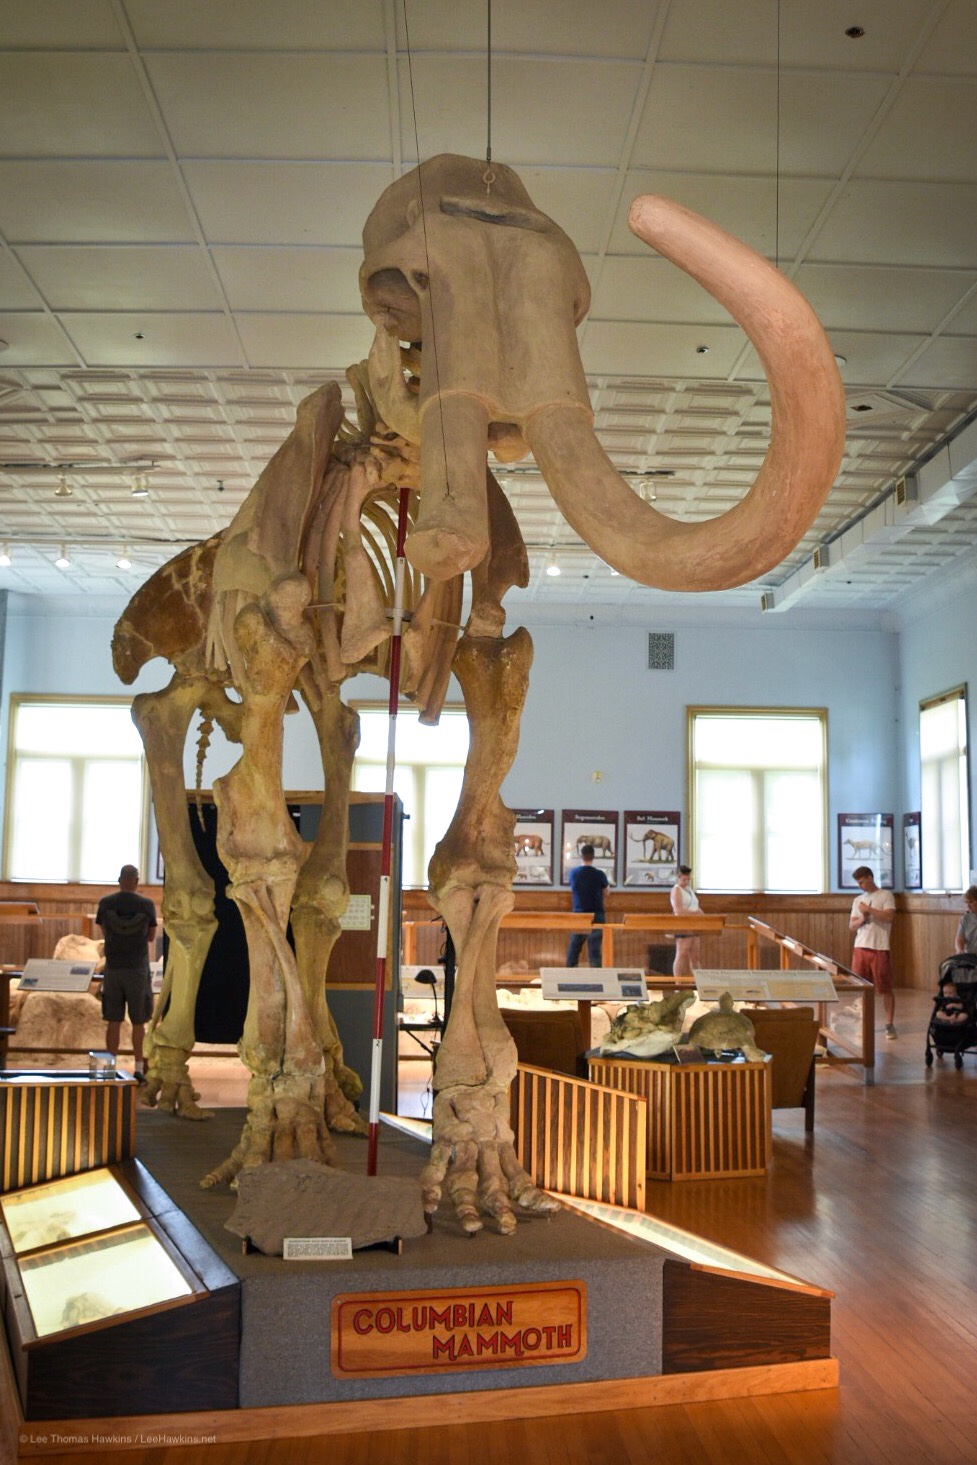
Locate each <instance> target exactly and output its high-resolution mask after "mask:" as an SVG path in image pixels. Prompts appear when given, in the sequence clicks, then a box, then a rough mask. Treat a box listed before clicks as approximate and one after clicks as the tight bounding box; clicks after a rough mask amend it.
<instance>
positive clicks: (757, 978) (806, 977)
mask: <svg viewBox="0 0 977 1465" xmlns="http://www.w3.org/2000/svg"><path fill="white" fill-rule="evenodd" d="M695 990H696V994H697V996H698V998H699V1001H700V1002H718V1001H719V1000H720V998H721V997H722V996H723V994H724V993H725V992H728V993H729V995H730V997H732V999H733V1001H734V1002H837V1001H838V993H837V992H836V991H835V984H834V982H833V981H832V980H831V978H830V977H829V976H828V974H827V972H819V971H798V972H749V971H719V970H712V971H707V970H706V969H705V968H701V969H700V970H699V971H697V972H696V974H695Z"/></svg>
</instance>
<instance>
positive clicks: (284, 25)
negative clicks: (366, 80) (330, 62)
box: [126, 0, 384, 51]
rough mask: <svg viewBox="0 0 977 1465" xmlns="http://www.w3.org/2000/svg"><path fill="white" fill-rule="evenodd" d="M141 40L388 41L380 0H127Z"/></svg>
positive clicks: (191, 44)
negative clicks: (340, 2) (269, 1)
mask: <svg viewBox="0 0 977 1465" xmlns="http://www.w3.org/2000/svg"><path fill="white" fill-rule="evenodd" d="M126 13H127V14H128V16H129V20H130V22H131V24H132V28H133V31H134V32H135V35H136V38H137V40H138V41H139V43H140V45H142V46H145V47H147V48H160V49H166V48H170V49H172V50H175V51H185V50H221V49H224V48H226V49H228V50H245V51H247V50H270V51H303V50H316V51H339V50H350V51H360V50H377V49H382V48H383V45H384V27H383V14H384V7H383V4H382V0H356V4H355V5H344V6H343V7H342V9H341V11H339V10H337V7H336V6H335V5H323V4H322V0H275V3H274V5H264V4H259V5H247V4H242V3H241V0H207V3H206V5H201V4H200V0H166V3H165V4H164V5H161V4H160V3H159V0H126Z"/></svg>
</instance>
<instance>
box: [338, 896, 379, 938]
mask: <svg viewBox="0 0 977 1465" xmlns="http://www.w3.org/2000/svg"><path fill="white" fill-rule="evenodd" d="M339 924H340V926H342V928H343V930H344V931H369V929H370V927H371V926H372V925H373V901H372V900H371V899H370V897H369V896H368V895H351V896H350V898H349V904H348V905H347V907H346V909H345V910H344V911H343V914H342V915H341V916H340V917H339Z"/></svg>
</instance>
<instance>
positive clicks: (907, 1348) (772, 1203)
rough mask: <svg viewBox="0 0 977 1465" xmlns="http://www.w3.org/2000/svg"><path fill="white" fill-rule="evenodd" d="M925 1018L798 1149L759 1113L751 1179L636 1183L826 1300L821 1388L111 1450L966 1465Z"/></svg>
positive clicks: (955, 1228)
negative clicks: (757, 1174) (829, 1343)
mask: <svg viewBox="0 0 977 1465" xmlns="http://www.w3.org/2000/svg"><path fill="white" fill-rule="evenodd" d="M929 1011H930V1000H929V997H928V996H927V995H926V994H922V993H913V992H904V993H900V994H899V1006H898V1011H897V1022H898V1027H899V1033H900V1036H899V1038H898V1039H897V1040H896V1042H894V1043H887V1042H885V1041H881V1042H880V1045H879V1046H880V1050H881V1051H880V1055H879V1062H878V1067H877V1070H876V1074H877V1083H876V1085H875V1087H874V1088H869V1089H866V1088H863V1087H862V1086H861V1085H860V1084H859V1082H858V1081H857V1079H855V1078H853V1077H851V1076H848V1075H847V1074H844V1073H839V1072H821V1073H819V1077H818V1099H817V1104H818V1113H817V1124H816V1130H815V1133H814V1135H813V1136H806V1135H805V1133H804V1128H803V1114H802V1113H801V1111H800V1110H798V1111H797V1112H796V1114H795V1113H793V1112H777V1113H776V1114H775V1116H774V1133H775V1143H774V1162H773V1167H772V1170H771V1172H770V1174H769V1176H768V1177H767V1179H765V1180H764V1179H758V1180H735V1181H715V1180H714V1181H699V1182H693V1183H689V1182H686V1183H683V1184H678V1185H669V1184H666V1183H657V1184H654V1183H653V1184H651V1185H650V1186H649V1190H650V1196H649V1201H648V1209H649V1210H650V1211H652V1212H654V1213H656V1214H659V1215H661V1216H663V1217H665V1218H667V1219H669V1220H672V1221H675V1222H676V1223H678V1224H680V1225H682V1226H685V1227H687V1228H688V1229H690V1230H693V1231H697V1232H699V1233H700V1234H702V1235H704V1236H707V1237H710V1238H712V1239H714V1240H716V1241H719V1242H722V1243H724V1244H726V1245H728V1246H731V1247H734V1248H736V1249H738V1250H741V1251H744V1252H746V1253H748V1254H750V1255H752V1256H753V1257H755V1258H757V1259H759V1260H761V1261H764V1262H768V1263H770V1264H772V1265H774V1266H777V1267H781V1268H783V1269H784V1270H786V1271H789V1272H792V1273H794V1274H795V1275H797V1276H799V1277H801V1278H803V1279H805V1280H807V1281H810V1282H814V1283H817V1284H819V1285H821V1286H825V1287H829V1288H831V1289H832V1290H833V1291H834V1292H835V1293H836V1300H835V1302H834V1305H833V1314H832V1316H833V1352H834V1354H835V1355H836V1356H837V1357H838V1359H839V1361H840V1365H841V1387H840V1388H839V1389H838V1390H830V1391H825V1392H815V1393H804V1394H789V1395H779V1396H774V1397H766V1398H759V1399H749V1400H746V1399H744V1400H733V1401H729V1402H723V1403H714V1404H696V1405H690V1406H683V1407H677V1406H675V1407H671V1406H670V1407H663V1408H658V1409H638V1410H628V1409H626V1408H623V1409H621V1410H620V1411H618V1412H606V1413H600V1414H592V1415H586V1416H583V1415H576V1416H572V1415H568V1416H566V1417H563V1418H558V1419H547V1420H538V1421H522V1420H519V1419H513V1420H512V1421H511V1422H509V1423H506V1424H494V1425H484V1424H479V1425H471V1426H460V1425H454V1426H450V1427H445V1428H443V1429H438V1430H431V1429H429V1430H418V1429H409V1428H408V1429H403V1430H395V1431H387V1432H384V1433H382V1434H379V1433H378V1434H373V1435H361V1436H331V1437H329V1438H328V1439H325V1440H322V1441H317V1440H309V1439H305V1440H299V1441H286V1440H280V1441H275V1442H269V1443H257V1444H252V1445H247V1446H243V1445H214V1446H210V1447H207V1448H203V1441H201V1444H200V1445H189V1446H186V1445H182V1442H181V1444H180V1445H178V1444H176V1443H174V1444H173V1445H171V1446H169V1447H167V1448H164V1449H146V1448H137V1449H134V1450H130V1451H126V1452H125V1453H124V1454H122V1453H121V1452H115V1451H112V1452H111V1453H113V1454H115V1453H120V1458H121V1459H122V1460H124V1461H127V1462H132V1465H150V1462H153V1465H197V1462H199V1461H200V1460H204V1459H205V1460H206V1461H207V1462H208V1465H239V1462H242V1465H243V1462H248V1465H251V1462H254V1465H300V1462H301V1465H305V1462H307V1461H309V1460H320V1459H321V1460H324V1461H328V1462H329V1465H489V1462H492V1465H497V1462H500V1461H504V1462H510V1461H511V1462H514V1465H523V1462H525V1465H562V1462H572V1465H632V1462H633V1465H645V1462H651V1461H656V1462H657V1461H660V1462H662V1465H682V1462H686V1461H688V1462H690V1465H691V1462H695V1465H740V1462H743V1465H822V1462H826V1465H856V1462H858V1465H974V1462H977V1057H974V1056H971V1057H968V1058H967V1059H965V1063H964V1069H963V1071H962V1072H959V1073H958V1072H957V1071H956V1070H955V1069H954V1067H953V1064H952V1062H944V1063H941V1064H937V1065H936V1066H935V1067H934V1068H933V1069H932V1070H927V1069H926V1067H925V1066H924V1062H923V1053H924V1046H925V1031H926V1022H927V1020H928V1015H929ZM880 1037H881V1034H880ZM409 1067H410V1071H411V1073H412V1075H413V1076H414V1079H415V1081H416V1080H417V1078H418V1076H419V1072H420V1070H419V1068H418V1066H416V1065H413V1064H412V1065H410V1066H409ZM208 1081H209V1080H208ZM223 1082H224V1084H225V1087H226V1086H227V1085H228V1084H229V1083H230V1076H229V1074H227V1073H226V1071H225V1078H224V1080H223ZM202 1083H203V1087H204V1089H205V1095H206V1096H207V1097H209V1098H211V1100H212V1101H213V1099H215V1098H217V1097H218V1093H217V1090H216V1089H211V1091H210V1093H207V1082H206V1081H203V1080H202ZM415 1086H416V1083H415ZM420 1088H421V1089H423V1083H421V1084H420ZM234 1101H235V1102H238V1101H239V1099H238V1097H237V1095H234ZM477 1244H478V1242H477V1240H476V1241H474V1242H473V1243H472V1245H474V1246H477ZM743 1325H744V1327H749V1319H748V1318H744V1320H743ZM403 1407H404V1409H405V1411H407V1412H408V1415H409V1411H410V1408H411V1404H410V1401H409V1400H405V1401H404V1405H403ZM108 1453H109V1452H108V1451H106V1454H108ZM46 1458H47V1460H48V1461H53V1462H55V1465H57V1462H58V1461H67V1460H69V1459H72V1458H76V1457H75V1456H74V1455H73V1454H72V1452H71V1451H70V1450H69V1452H68V1453H66V1454H64V1455H58V1456H51V1455H49V1456H47V1457H46Z"/></svg>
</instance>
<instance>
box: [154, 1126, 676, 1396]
mask: <svg viewBox="0 0 977 1465" xmlns="http://www.w3.org/2000/svg"><path fill="white" fill-rule="evenodd" d="M243 1120H244V1111H243V1110H240V1109H223V1110H217V1112H216V1114H215V1117H214V1118H213V1119H212V1120H209V1121H207V1122H204V1123H192V1122H189V1121H186V1120H178V1119H172V1118H170V1117H169V1116H168V1115H163V1114H160V1113H158V1112H156V1111H154V1110H146V1109H141V1110H140V1111H139V1118H138V1125H137V1155H138V1157H139V1159H140V1160H141V1161H142V1163H143V1164H144V1165H145V1166H146V1168H147V1169H148V1170H149V1172H150V1174H151V1175H152V1176H153V1177H154V1179H155V1180H156V1181H157V1183H158V1184H159V1185H160V1186H162V1188H163V1190H165V1191H166V1192H167V1193H168V1195H169V1196H170V1197H171V1199H172V1200H173V1201H174V1202H175V1203H176V1204H177V1205H178V1206H179V1207H180V1209H181V1210H182V1211H184V1213H185V1214H186V1215H187V1216H188V1217H189V1219H190V1220H191V1221H192V1222H193V1224H194V1225H195V1226H196V1227H197V1229H198V1230H199V1231H200V1232H201V1233H202V1235H203V1236H204V1237H205V1238H206V1240H207V1241H208V1242H209V1243H210V1245H211V1246H212V1247H213V1249H214V1250H215V1251H216V1252H217V1253H218V1254H219V1255H220V1256H221V1257H222V1258H223V1260H224V1261H225V1262H226V1263H227V1265H228V1266H229V1267H230V1268H231V1270H232V1271H233V1272H235V1274H236V1275H237V1276H238V1277H240V1278H241V1280H242V1293H243V1302H242V1312H243V1321H242V1345H241V1394H240V1403H241V1406H242V1407H249V1406H261V1405H275V1404H305V1403H315V1402H320V1401H327V1400H338V1399H358V1398H378V1397H380V1398H384V1397H392V1396H409V1395H414V1394H422V1393H445V1392H452V1391H468V1390H473V1389H498V1388H519V1387H527V1386H534V1385H541V1384H562V1383H580V1382H585V1381H589V1380H595V1379H607V1378H631V1377H636V1376H645V1375H651V1374H657V1373H660V1372H661V1311H662V1267H663V1264H664V1260H665V1253H664V1252H661V1251H659V1250H657V1248H655V1247H652V1246H648V1245H645V1244H643V1243H640V1242H637V1241H630V1240H629V1239H628V1238H626V1237H624V1236H620V1235H618V1234H617V1233H615V1232H613V1231H610V1230H608V1229H607V1228H606V1227H602V1226H598V1225H597V1224H595V1223H592V1222H589V1221H586V1220H584V1219H583V1218H581V1217H579V1216H576V1215H572V1214H570V1213H569V1212H566V1211H564V1212H561V1213H560V1214H558V1215H556V1216H554V1217H552V1218H550V1219H534V1218H532V1217H529V1218H526V1219H525V1220H522V1221H520V1224H519V1227H518V1230H517V1231H516V1233H515V1234H514V1235H513V1236H499V1235H498V1234H496V1233H493V1232H492V1231H490V1230H488V1229H486V1230H484V1231H482V1232H481V1233H480V1234H479V1235H478V1236H477V1237H476V1238H474V1239H470V1238H468V1237H466V1236H464V1235H463V1234H462V1232H461V1230H460V1228H459V1227H458V1225H457V1223H456V1222H455V1221H454V1218H453V1216H452V1215H451V1214H449V1213H448V1211H447V1210H445V1211H444V1214H443V1215H439V1216H438V1217H437V1218H436V1221H435V1229H434V1231H433V1233H432V1234H431V1235H429V1236H425V1237H421V1238H419V1239H417V1240H413V1241H407V1242H405V1243H404V1251H403V1255H402V1256H399V1257H398V1256H395V1255H393V1254H392V1253H391V1252H387V1251H379V1250H377V1251H373V1250H370V1251H359V1252H355V1253H354V1255H353V1258H352V1260H350V1261H338V1262H335V1261H333V1262H304V1261H303V1262H284V1261H282V1260H281V1259H280V1258H275V1257H266V1256H262V1255H261V1254H256V1253H250V1254H247V1255H245V1254H243V1252H242V1250H241V1243H240V1239H239V1238H238V1237H236V1236H234V1235H233V1234H232V1233H231V1232H230V1231H227V1230H226V1229H225V1227H224V1222H225V1221H226V1220H227V1218H228V1217H229V1216H230V1214H231V1211H232V1210H233V1207H234V1196H233V1194H232V1192H231V1191H229V1190H228V1189H226V1188H224V1189H221V1190H217V1191H214V1190H210V1191H205V1190H201V1189H200V1188H199V1184H198V1182H199V1179H200V1177H201V1176H203V1175H204V1174H206V1173H207V1172H208V1171H209V1170H211V1169H213V1168H214V1167H215V1166H216V1165H217V1164H219V1163H220V1161H221V1160H223V1159H224V1158H225V1157H226V1156H227V1155H228V1154H230V1152H231V1150H232V1149H233V1147H234V1145H235V1143H236V1142H237V1139H238V1137H239V1135H240V1132H241V1126H242V1124H243ZM338 1148H339V1151H340V1155H341V1159H342V1163H343V1166H344V1168H346V1169H348V1170H351V1171H357V1172H359V1173H360V1174H364V1173H365V1170H366V1142H365V1141H364V1140H354V1139H347V1138H344V1137H339V1138H338ZM427 1154H428V1150H427V1147H426V1146H425V1145H424V1144H423V1143H422V1142H421V1141H419V1140H414V1139H412V1138H410V1137H408V1136H406V1135H402V1134H400V1133H398V1132H397V1131H395V1130H392V1129H389V1128H387V1127H386V1126H384V1127H383V1128H382V1130H381V1139H380V1150H379V1165H378V1169H379V1173H380V1174H382V1175H410V1176H416V1175H417V1174H418V1173H419V1172H420V1169H421V1166H422V1165H423V1164H424V1162H425V1159H426V1157H427ZM543 1281H545V1282H551V1281H552V1282H558V1281H582V1282H584V1283H585V1284H586V1288H587V1330H588V1343H587V1352H586V1356H585V1357H584V1358H582V1359H581V1360H580V1361H579V1362H576V1363H559V1364H538V1365H536V1364H533V1365H526V1364H523V1365H522V1366H516V1367H502V1368H486V1369H484V1370H482V1369H468V1370H464V1371H459V1372H439V1373H437V1374H436V1375H417V1374H415V1375H410V1376H405V1377H385V1378H376V1379H374V1378H363V1379H357V1380H355V1381H350V1380H348V1379H339V1378H336V1377H334V1376H333V1373H332V1369H331V1361H330V1346H331V1335H330V1333H331V1308H332V1301H333V1298H334V1296H336V1295H337V1294H342V1293H349V1292H352V1293H356V1292H379V1293H389V1292H396V1291H400V1290H403V1291H415V1290H426V1289H443V1288H450V1287H490V1286H512V1285H515V1284H518V1283H528V1282H543Z"/></svg>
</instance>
